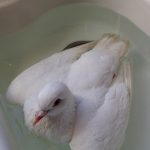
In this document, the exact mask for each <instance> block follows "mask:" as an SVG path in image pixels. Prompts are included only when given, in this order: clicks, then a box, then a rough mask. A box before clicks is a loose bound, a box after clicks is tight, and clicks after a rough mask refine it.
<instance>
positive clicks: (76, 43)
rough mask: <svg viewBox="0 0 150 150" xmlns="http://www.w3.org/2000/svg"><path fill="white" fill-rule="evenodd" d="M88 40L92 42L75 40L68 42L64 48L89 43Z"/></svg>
mask: <svg viewBox="0 0 150 150" xmlns="http://www.w3.org/2000/svg"><path fill="white" fill-rule="evenodd" d="M89 42H92V41H76V42H72V43H70V44H68V45H67V46H66V47H65V48H64V49H63V51H64V50H66V49H69V48H73V47H76V46H79V45H83V44H86V43H89Z"/></svg>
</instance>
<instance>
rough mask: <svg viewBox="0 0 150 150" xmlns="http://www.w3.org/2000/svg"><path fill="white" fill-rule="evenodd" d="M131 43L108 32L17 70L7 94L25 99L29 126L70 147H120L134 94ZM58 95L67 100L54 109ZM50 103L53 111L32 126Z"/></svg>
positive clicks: (94, 149) (91, 149)
mask: <svg viewBox="0 0 150 150" xmlns="http://www.w3.org/2000/svg"><path fill="white" fill-rule="evenodd" d="M94 46H95V47H94ZM127 48H128V43H127V42H125V41H124V40H122V39H121V38H120V37H119V36H117V35H114V34H106V35H104V36H103V37H102V38H101V39H100V40H99V41H98V42H92V43H89V44H85V45H82V46H79V47H76V48H72V49H70V50H66V51H64V52H60V53H57V54H55V55H53V56H51V57H49V58H47V59H45V60H42V61H41V62H39V63H37V64H35V65H33V66H31V67H30V68H29V69H27V70H26V71H24V72H23V73H22V74H21V75H19V76H18V77H17V78H16V79H15V80H14V81H13V82H12V83H11V85H10V87H9V89H8V93H7V96H8V98H9V99H10V101H11V102H14V103H17V104H20V105H23V104H24V114H25V121H26V125H27V126H28V127H29V129H30V130H31V131H32V132H34V133H36V134H39V135H42V136H45V137H46V138H48V139H49V140H55V141H59V142H70V146H71V149H72V150H100V149H101V150H118V149H119V148H120V145H121V143H122V141H123V137H124V134H125V130H126V127H127V123H128V118H129V106H130V98H131V85H132V84H131V69H130V64H129V63H125V62H124V61H123V59H124V57H125V56H126V55H127ZM89 50H90V51H89ZM127 62H128V60H127ZM57 98H61V99H62V100H64V101H63V103H62V104H61V105H60V106H58V107H56V108H54V109H53V107H52V104H53V102H54V101H55V100H56V99H57ZM47 108H49V109H52V111H51V112H50V113H49V114H48V115H47V117H44V118H43V119H42V120H41V121H40V123H39V124H38V125H37V126H33V120H34V118H35V113H36V112H37V111H40V110H43V109H47Z"/></svg>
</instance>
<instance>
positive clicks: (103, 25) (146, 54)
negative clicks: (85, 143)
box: [0, 4, 150, 150]
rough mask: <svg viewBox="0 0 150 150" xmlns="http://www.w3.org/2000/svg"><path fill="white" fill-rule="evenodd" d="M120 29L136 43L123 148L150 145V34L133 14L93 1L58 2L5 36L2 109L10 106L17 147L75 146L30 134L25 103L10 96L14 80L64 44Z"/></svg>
mask: <svg viewBox="0 0 150 150" xmlns="http://www.w3.org/2000/svg"><path fill="white" fill-rule="evenodd" d="M108 32H113V33H114V32H115V33H118V34H120V35H121V36H123V37H124V38H126V39H128V40H129V41H130V43H131V47H130V56H131V57H132V60H133V80H134V92H133V102H132V108H131V118H130V122H129V126H128V130H127V135H126V139H125V142H124V145H123V147H122V150H127V149H128V150H141V149H142V150H149V148H150V142H149V139H150V117H149V114H150V100H149V98H150V92H149V89H150V59H149V58H150V42H149V41H150V37H148V36H147V35H146V34H144V33H143V32H142V31H141V30H139V29H138V28H137V27H136V26H135V25H134V24H132V23H131V22H130V21H129V20H127V19H125V18H124V17H123V16H120V15H118V14H116V13H114V12H112V11H110V10H107V9H104V8H101V7H99V6H96V5H90V4H73V5H65V6H61V7H57V8H55V9H53V10H51V11H49V12H47V13H46V14H44V15H43V16H41V17H40V18H39V19H38V20H36V21H35V22H34V23H32V24H31V25H29V26H27V27H26V28H24V29H23V30H21V31H19V32H17V33H12V34H9V35H3V36H0V104H1V105H0V109H1V110H2V111H3V112H4V114H5V118H6V123H7V124H8V126H6V128H7V131H8V133H7V134H9V138H8V139H9V141H10V143H11V144H12V148H13V150H34V149H36V150H69V146H67V145H55V144H52V143H50V142H47V141H46V140H44V139H41V138H38V137H35V136H34V135H32V134H30V133H29V132H28V130H27V129H26V127H25V126H24V120H23V113H22V108H20V107H18V106H12V105H10V104H8V103H7V102H6V99H5V92H6V90H7V87H8V85H9V83H10V81H11V80H13V79H14V77H16V76H17V74H18V73H20V72H21V71H23V70H24V69H25V68H27V67H29V66H30V65H32V64H34V63H36V62H38V61H39V60H41V59H43V58H45V57H47V56H49V55H50V54H51V53H54V52H56V51H59V50H61V49H63V48H64V47H65V46H66V45H68V44H69V43H71V42H74V41H79V40H95V39H97V38H99V37H100V36H101V35H102V34H103V33H108Z"/></svg>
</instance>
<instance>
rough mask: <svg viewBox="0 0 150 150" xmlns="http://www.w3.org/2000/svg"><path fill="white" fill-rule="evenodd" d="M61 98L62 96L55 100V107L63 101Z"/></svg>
mask: <svg viewBox="0 0 150 150" xmlns="http://www.w3.org/2000/svg"><path fill="white" fill-rule="evenodd" d="M61 101H62V100H61V99H60V98H58V99H57V100H56V101H55V102H54V104H53V107H56V106H58V105H59V104H60V103H61Z"/></svg>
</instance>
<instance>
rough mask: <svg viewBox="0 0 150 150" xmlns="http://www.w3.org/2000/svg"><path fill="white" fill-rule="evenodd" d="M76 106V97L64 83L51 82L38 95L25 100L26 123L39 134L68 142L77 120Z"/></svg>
mask: <svg viewBox="0 0 150 150" xmlns="http://www.w3.org/2000/svg"><path fill="white" fill-rule="evenodd" d="M75 106H76V104H75V101H74V97H73V95H72V93H71V92H70V90H69V89H68V87H67V86H66V85H65V84H64V83H61V82H53V83H49V84H47V85H46V86H45V87H44V88H43V89H42V90H41V91H40V92H39V94H38V95H37V96H33V97H32V98H31V99H29V100H26V101H25V104H24V115H25V122H26V125H27V127H28V128H29V129H30V130H31V131H32V132H34V133H36V134H37V135H43V136H46V137H47V138H48V139H50V140H51V139H56V140H57V141H59V142H62V143H63V142H68V141H70V139H71V135H72V128H73V124H74V120H75Z"/></svg>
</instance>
